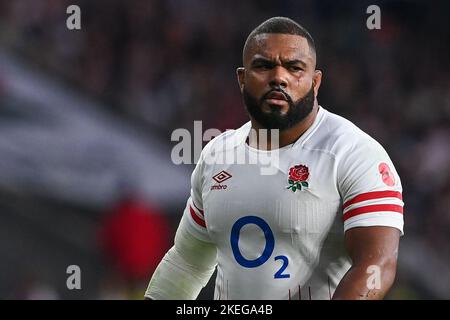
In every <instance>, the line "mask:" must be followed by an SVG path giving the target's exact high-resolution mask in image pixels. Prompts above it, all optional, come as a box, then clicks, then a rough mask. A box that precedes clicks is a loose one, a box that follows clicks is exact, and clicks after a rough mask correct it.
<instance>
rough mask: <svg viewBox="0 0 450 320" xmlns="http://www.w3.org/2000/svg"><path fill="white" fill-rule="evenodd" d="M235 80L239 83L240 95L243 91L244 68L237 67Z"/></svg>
mask: <svg viewBox="0 0 450 320" xmlns="http://www.w3.org/2000/svg"><path fill="white" fill-rule="evenodd" d="M236 75H237V80H238V83H239V88H240V89H241V93H242V92H243V91H244V86H245V68H244V67H239V68H237V69H236Z"/></svg>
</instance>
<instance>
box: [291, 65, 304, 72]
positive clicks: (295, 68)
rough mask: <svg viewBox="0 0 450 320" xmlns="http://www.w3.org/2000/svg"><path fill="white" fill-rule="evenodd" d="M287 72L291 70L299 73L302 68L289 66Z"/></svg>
mask: <svg viewBox="0 0 450 320" xmlns="http://www.w3.org/2000/svg"><path fill="white" fill-rule="evenodd" d="M289 70H291V71H293V72H299V71H303V68H301V67H299V66H290V67H289Z"/></svg>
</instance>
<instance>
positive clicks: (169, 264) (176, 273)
mask: <svg viewBox="0 0 450 320" xmlns="http://www.w3.org/2000/svg"><path fill="white" fill-rule="evenodd" d="M216 263H217V250H216V247H215V246H214V245H212V244H209V243H205V242H203V241H201V240H198V239H197V238H195V237H194V236H192V235H191V234H190V233H189V232H188V231H187V221H186V218H185V217H183V218H182V219H181V222H180V225H179V227H178V230H177V233H176V235H175V244H174V246H173V247H172V248H171V249H170V250H169V251H168V252H167V254H166V255H165V256H164V258H163V260H162V261H161V263H160V264H159V265H158V267H157V269H156V271H155V273H154V274H153V276H152V279H151V280H150V283H149V285H148V288H147V291H146V293H145V296H146V297H148V298H151V299H153V300H167V299H171V300H194V299H195V298H196V297H197V296H198V294H199V293H200V290H201V289H202V288H203V287H204V286H205V285H206V284H207V283H208V281H209V279H210V278H211V275H212V274H213V273H214V270H215V267H216Z"/></svg>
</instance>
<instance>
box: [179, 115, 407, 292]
mask: <svg viewBox="0 0 450 320" xmlns="http://www.w3.org/2000/svg"><path fill="white" fill-rule="evenodd" d="M250 129H251V124H250V122H248V123H246V124H245V125H243V126H242V127H241V128H239V129H237V130H230V131H226V132H224V133H222V134H221V135H220V136H218V137H216V138H215V139H213V140H212V141H211V142H209V143H208V145H207V146H206V147H205V148H204V149H203V151H202V154H201V157H200V160H199V162H198V164H197V166H196V168H195V170H194V171H193V173H192V178H191V184H192V188H191V196H190V198H189V199H188V201H187V206H186V209H185V211H184V214H185V215H186V216H187V218H188V220H189V222H190V223H189V232H190V233H191V234H192V235H194V236H195V237H197V238H198V239H200V240H203V241H207V242H211V243H214V244H215V245H216V246H217V252H218V254H217V278H216V287H215V294H214V299H331V297H332V295H333V293H334V290H335V289H336V287H337V285H338V284H339V281H340V280H341V279H342V277H343V276H344V274H345V273H346V272H347V270H348V269H349V268H350V266H351V264H350V260H349V258H348V256H347V254H346V252H345V250H344V232H345V231H346V230H348V229H350V228H354V227H368V226H390V227H394V228H397V229H399V230H400V231H401V233H402V234H403V201H402V186H401V182H400V178H399V176H398V174H397V172H396V170H395V168H394V165H393V164H392V162H391V160H390V158H389V156H388V154H387V153H386V151H385V150H384V149H383V147H382V146H381V145H380V144H379V143H378V142H376V141H375V140H374V139H373V138H371V137H370V136H369V135H367V134H366V133H364V132H363V131H361V130H360V129H359V128H358V127H356V126H355V125H354V124H352V123H351V122H350V121H348V120H346V119H344V118H342V117H340V116H338V115H335V114H333V113H331V112H328V111H327V110H325V109H323V108H322V107H319V111H318V114H317V117H316V119H315V121H314V123H313V124H312V126H311V127H310V128H309V129H308V130H307V131H306V132H305V133H304V134H303V135H302V136H301V137H300V138H299V139H298V140H297V141H296V142H295V143H293V144H291V145H288V146H285V147H283V148H280V149H278V150H276V152H278V155H279V158H278V159H279V161H278V163H276V164H275V165H274V167H275V170H274V172H273V173H274V174H271V175H262V174H261V170H260V169H261V166H262V164H261V163H255V161H253V162H251V161H250V159H254V158H255V157H258V156H261V155H264V156H270V155H271V153H273V152H274V151H261V150H257V149H254V148H251V147H250V146H248V144H247V143H246V139H247V137H248V134H249V132H250ZM213 150H223V153H222V155H227V156H228V155H229V156H230V157H231V158H232V157H233V155H234V156H238V157H239V156H245V157H246V159H248V160H247V164H242V162H241V163H233V161H222V164H221V163H220V161H216V163H214V161H210V160H211V159H209V161H206V159H207V158H208V156H211V154H212V153H213ZM219 153H220V152H216V153H215V154H216V155H217V154H219ZM212 162H213V163H212ZM217 162H219V163H217ZM224 162H225V163H224ZM234 162H236V161H234ZM249 162H250V163H253V164H249Z"/></svg>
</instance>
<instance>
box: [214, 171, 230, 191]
mask: <svg viewBox="0 0 450 320" xmlns="http://www.w3.org/2000/svg"><path fill="white" fill-rule="evenodd" d="M231 177H232V175H231V174H229V173H228V172H226V171H224V170H222V171H220V172H219V173H218V174H216V175H215V176H213V177H212V178H213V179H214V181H216V182H217V183H218V184H216V185H213V186H211V190H224V189H226V188H227V185H226V184H221V183H222V182H224V181H226V180H228V179H230V178H231Z"/></svg>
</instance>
